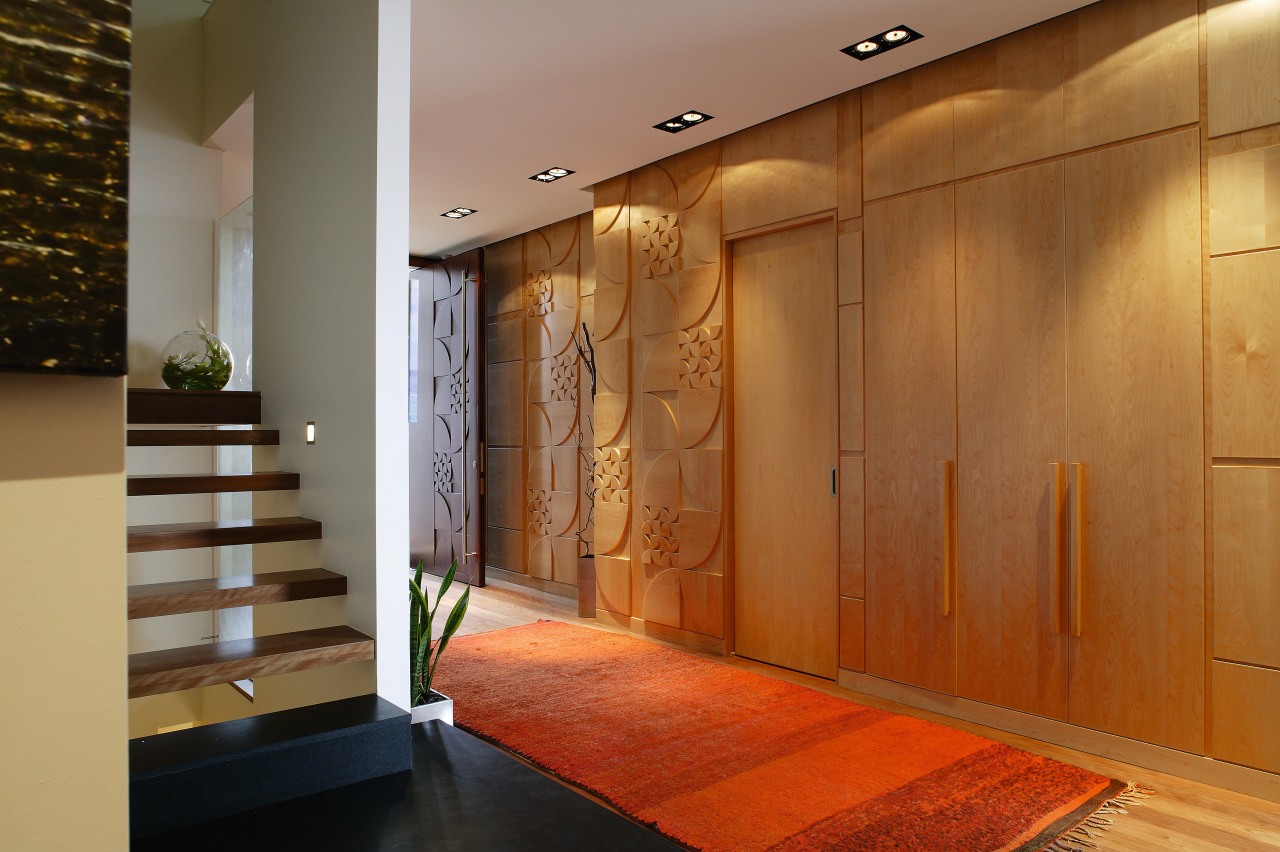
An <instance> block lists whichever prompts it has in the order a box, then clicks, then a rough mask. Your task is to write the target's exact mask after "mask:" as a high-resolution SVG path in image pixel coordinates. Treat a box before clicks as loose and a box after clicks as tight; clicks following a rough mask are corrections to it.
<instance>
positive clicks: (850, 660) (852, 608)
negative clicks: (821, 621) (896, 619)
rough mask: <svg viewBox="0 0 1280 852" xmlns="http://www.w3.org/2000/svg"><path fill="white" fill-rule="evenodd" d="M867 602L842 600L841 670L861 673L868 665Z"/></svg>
mask: <svg viewBox="0 0 1280 852" xmlns="http://www.w3.org/2000/svg"><path fill="white" fill-rule="evenodd" d="M865 618H866V601H864V600H861V599H858V598H844V597H842V598H840V668H842V669H849V670H850V671H855V672H860V671H862V670H863V668H864V667H865V665H866V654H865V645H864V643H865V636H864V630H865Z"/></svg>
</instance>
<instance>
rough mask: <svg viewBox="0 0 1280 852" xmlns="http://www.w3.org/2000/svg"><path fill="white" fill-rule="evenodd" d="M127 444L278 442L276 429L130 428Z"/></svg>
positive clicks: (187, 444)
mask: <svg viewBox="0 0 1280 852" xmlns="http://www.w3.org/2000/svg"><path fill="white" fill-rule="evenodd" d="M125 435H127V436H128V438H127V439H126V442H125V443H126V444H127V445H128V446H130V447H245V446H249V447H258V446H275V445H277V444H279V443H280V430H279V429H130V430H128V431H127V432H125Z"/></svg>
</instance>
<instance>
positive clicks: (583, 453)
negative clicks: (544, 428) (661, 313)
mask: <svg viewBox="0 0 1280 852" xmlns="http://www.w3.org/2000/svg"><path fill="white" fill-rule="evenodd" d="M573 345H574V348H576V349H577V350H578V361H579V363H581V364H582V365H583V366H584V367H586V368H587V373H588V374H589V375H590V376H591V410H592V412H594V411H595V407H596V347H595V345H594V344H593V343H592V342H591V333H590V332H589V331H587V324H586V323H585V322H584V323H583V324H582V334H581V336H579V335H577V334H575V335H574V336H573ZM578 410H579V412H580V413H579V420H578V429H577V440H578V458H579V459H581V461H582V468H583V470H585V471H586V473H587V481H586V484H585V485H584V486H583V488H582V493H583V495H584V496H585V497H586V498H587V511H586V514H585V515H584V516H582V523H581V524H579V525H578V542H579V545H580V546H581V552H580V553H579V555H580V556H594V554H593V553H592V552H591V544H592V542H590V541H588V540H587V538H586V534H587V530H589V529H592V528H593V527H594V525H595V518H596V452H595V447H583V446H582V442H583V440H584V439H585V436H584V434H583V431H582V418H584V417H585V418H586V421H587V428H589V429H590V430H591V434H592V435H593V436H594V435H595V433H596V427H595V421H594V420H593V418H592V415H591V414H582V413H581V411H582V403H581V401H579V403H578ZM593 443H594V442H593ZM593 538H594V536H593Z"/></svg>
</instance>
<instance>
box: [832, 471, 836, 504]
mask: <svg viewBox="0 0 1280 852" xmlns="http://www.w3.org/2000/svg"><path fill="white" fill-rule="evenodd" d="M831 496H832V497H835V496H836V469H835V468H834V467H833V468H831Z"/></svg>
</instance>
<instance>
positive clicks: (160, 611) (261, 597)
mask: <svg viewBox="0 0 1280 852" xmlns="http://www.w3.org/2000/svg"><path fill="white" fill-rule="evenodd" d="M346 593H347V578H346V577H344V576H342V575H341V574H335V573H334V572H332V571H326V570H324V569H323V568H312V569H308V570H304V571H278V572H276V573H272V574H248V575H244V576H239V577H214V578H210V579H206V580H183V581H181V582H176V583H152V584H150V585H146V586H130V587H129V618H150V617H152V616H156V615H174V614H176V613H181V612H204V611H206V610H211V609H226V608H227V607H236V606H261V605H263V604H273V603H283V602H285V601H301V600H308V599H310V598H324V597H335V596H337V595H345V594H346Z"/></svg>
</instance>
